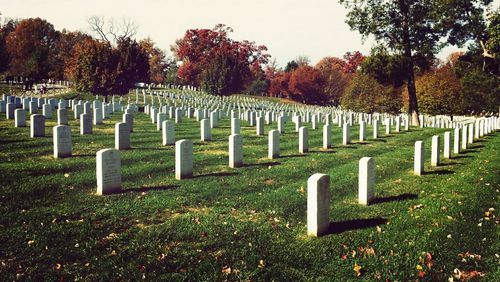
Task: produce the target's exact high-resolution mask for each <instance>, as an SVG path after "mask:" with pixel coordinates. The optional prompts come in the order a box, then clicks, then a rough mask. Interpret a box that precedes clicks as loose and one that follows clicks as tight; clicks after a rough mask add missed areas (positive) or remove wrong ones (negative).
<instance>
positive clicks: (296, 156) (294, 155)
mask: <svg viewBox="0 0 500 282" xmlns="http://www.w3.org/2000/svg"><path fill="white" fill-rule="evenodd" d="M306 156H307V155H306V154H293V155H284V156H279V157H278V158H300V157H306Z"/></svg>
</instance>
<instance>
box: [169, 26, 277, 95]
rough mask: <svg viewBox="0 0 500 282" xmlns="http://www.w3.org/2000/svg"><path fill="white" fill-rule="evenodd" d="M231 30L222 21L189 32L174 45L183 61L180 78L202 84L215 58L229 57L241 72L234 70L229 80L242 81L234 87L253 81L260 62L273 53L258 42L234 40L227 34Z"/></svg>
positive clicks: (193, 83)
mask: <svg viewBox="0 0 500 282" xmlns="http://www.w3.org/2000/svg"><path fill="white" fill-rule="evenodd" d="M230 32H232V29H231V28H230V27H226V26H225V25H221V24H219V25H217V26H215V27H214V28H213V29H190V30H188V31H186V33H185V35H184V37H183V38H182V39H180V40H178V41H177V43H176V46H174V47H173V48H172V51H173V53H174V54H175V55H176V57H177V59H179V60H181V61H182V62H183V64H182V65H181V66H180V67H179V71H178V76H179V78H180V79H181V80H182V81H183V82H185V83H188V84H192V85H195V86H199V85H201V84H202V78H203V73H204V72H205V71H206V70H208V69H209V66H213V65H214V62H213V61H214V60H215V58H228V61H230V62H232V64H234V66H238V67H234V66H233V67H232V68H233V69H237V70H238V73H233V74H232V75H233V76H234V78H231V79H230V80H231V81H240V83H239V85H237V86H235V87H236V88H237V89H232V90H233V91H237V90H241V89H243V88H245V87H246V86H247V85H248V84H249V83H250V82H252V81H253V80H254V79H255V77H254V76H253V74H256V73H257V74H260V73H261V70H262V69H261V65H264V64H266V63H267V62H268V59H269V57H270V56H269V55H268V54H267V53H266V51H267V48H266V47H265V46H263V45H256V44H255V42H250V41H246V40H245V41H235V40H232V39H230V38H229V37H228V35H229V33H230ZM256 69H259V71H257V70H256ZM211 72H212V70H211ZM225 75H227V74H225ZM205 77H206V76H205ZM205 85H206V83H205Z"/></svg>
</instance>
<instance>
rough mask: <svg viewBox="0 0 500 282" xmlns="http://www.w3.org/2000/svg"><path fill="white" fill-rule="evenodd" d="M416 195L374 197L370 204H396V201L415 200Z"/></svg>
mask: <svg viewBox="0 0 500 282" xmlns="http://www.w3.org/2000/svg"><path fill="white" fill-rule="evenodd" d="M417 198H418V195H417V194H409V193H405V194H401V195H398V196H389V197H376V198H375V199H373V200H372V201H371V202H370V204H371V205H375V204H382V203H387V202H397V201H405V200H414V199H417Z"/></svg>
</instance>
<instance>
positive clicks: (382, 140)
mask: <svg viewBox="0 0 500 282" xmlns="http://www.w3.org/2000/svg"><path fill="white" fill-rule="evenodd" d="M370 141H373V142H383V143H387V140H384V139H380V138H377V139H370Z"/></svg>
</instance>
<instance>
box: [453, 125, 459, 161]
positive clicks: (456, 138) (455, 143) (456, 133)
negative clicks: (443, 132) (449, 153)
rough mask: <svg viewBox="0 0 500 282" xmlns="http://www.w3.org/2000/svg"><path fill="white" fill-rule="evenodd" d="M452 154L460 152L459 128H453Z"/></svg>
mask: <svg viewBox="0 0 500 282" xmlns="http://www.w3.org/2000/svg"><path fill="white" fill-rule="evenodd" d="M453 154H455V155H458V154H460V128H458V127H457V128H455V130H454V132H453Z"/></svg>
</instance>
